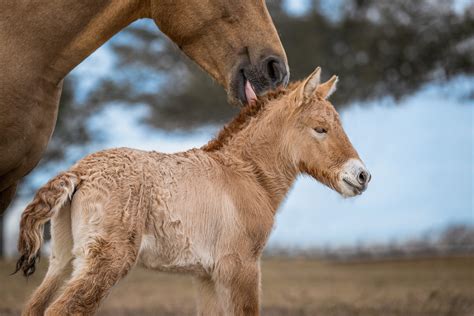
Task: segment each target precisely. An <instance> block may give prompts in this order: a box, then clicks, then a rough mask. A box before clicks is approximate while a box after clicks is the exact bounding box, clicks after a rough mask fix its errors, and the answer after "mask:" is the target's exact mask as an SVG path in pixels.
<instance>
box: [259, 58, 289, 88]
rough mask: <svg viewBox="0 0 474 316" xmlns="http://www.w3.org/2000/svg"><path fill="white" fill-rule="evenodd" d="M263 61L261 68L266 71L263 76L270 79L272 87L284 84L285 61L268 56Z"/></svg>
mask: <svg viewBox="0 0 474 316" xmlns="http://www.w3.org/2000/svg"><path fill="white" fill-rule="evenodd" d="M263 62H264V67H263V69H264V70H265V71H266V74H265V76H266V77H267V78H268V79H269V80H270V83H271V84H272V86H273V87H277V86H279V85H281V84H286V80H287V75H288V73H287V71H286V66H285V63H284V62H283V61H282V60H281V59H280V58H276V57H269V58H267V59H265V60H264V61H263Z"/></svg>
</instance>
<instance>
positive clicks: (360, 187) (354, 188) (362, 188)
mask: <svg viewBox="0 0 474 316" xmlns="http://www.w3.org/2000/svg"><path fill="white" fill-rule="evenodd" d="M342 181H344V183H346V184H347V185H349V187H350V189H351V190H352V191H353V193H354V194H355V195H360V194H362V193H363V192H364V191H365V190H366V189H367V185H357V184H355V183H353V182H352V181H351V180H349V179H347V178H342Z"/></svg>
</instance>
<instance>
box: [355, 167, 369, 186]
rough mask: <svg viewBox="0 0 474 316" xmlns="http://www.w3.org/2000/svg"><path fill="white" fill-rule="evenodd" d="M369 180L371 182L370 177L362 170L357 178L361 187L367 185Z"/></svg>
mask: <svg viewBox="0 0 474 316" xmlns="http://www.w3.org/2000/svg"><path fill="white" fill-rule="evenodd" d="M369 180H370V175H369V173H368V172H367V171H364V170H362V171H361V172H360V173H359V175H358V176H357V181H359V184H361V185H365V184H367V183H368V182H369Z"/></svg>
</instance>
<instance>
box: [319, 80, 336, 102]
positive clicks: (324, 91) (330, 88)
mask: <svg viewBox="0 0 474 316" xmlns="http://www.w3.org/2000/svg"><path fill="white" fill-rule="evenodd" d="M338 81H339V77H338V76H332V77H331V79H329V80H328V81H326V82H325V83H323V84H320V85H319V86H318V88H317V91H318V92H319V94H321V96H322V97H323V98H324V99H327V98H329V97H330V96H331V94H333V93H334V91H336V86H337V82H338Z"/></svg>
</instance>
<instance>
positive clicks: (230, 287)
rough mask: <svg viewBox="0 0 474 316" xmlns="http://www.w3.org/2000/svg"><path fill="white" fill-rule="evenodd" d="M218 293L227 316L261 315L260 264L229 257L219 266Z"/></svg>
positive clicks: (223, 259)
mask: <svg viewBox="0 0 474 316" xmlns="http://www.w3.org/2000/svg"><path fill="white" fill-rule="evenodd" d="M214 278H215V285H216V293H217V296H218V300H219V303H220V305H221V308H222V310H224V311H225V315H235V316H240V315H260V262H259V261H242V260H241V258H239V256H238V255H228V256H226V257H224V258H222V259H221V260H219V263H218V265H217V269H216V272H215V275H214Z"/></svg>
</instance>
